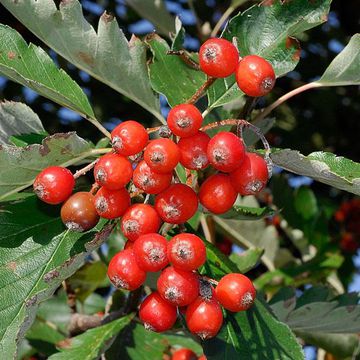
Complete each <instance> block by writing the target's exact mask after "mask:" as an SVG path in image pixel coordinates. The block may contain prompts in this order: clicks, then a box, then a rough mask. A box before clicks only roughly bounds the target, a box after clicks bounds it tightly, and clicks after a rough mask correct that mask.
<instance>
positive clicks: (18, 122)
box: [0, 101, 45, 144]
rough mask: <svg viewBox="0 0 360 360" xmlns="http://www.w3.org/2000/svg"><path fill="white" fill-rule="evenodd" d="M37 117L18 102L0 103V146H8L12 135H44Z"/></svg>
mask: <svg viewBox="0 0 360 360" xmlns="http://www.w3.org/2000/svg"><path fill="white" fill-rule="evenodd" d="M44 132H45V129H44V127H43V125H42V123H41V121H40V119H39V117H38V116H37V115H36V114H35V113H34V112H33V111H32V110H31V108H29V107H28V106H27V105H25V104H23V103H20V102H13V101H4V102H1V103H0V144H8V139H9V137H10V136H12V135H20V134H31V133H33V134H38V133H44Z"/></svg>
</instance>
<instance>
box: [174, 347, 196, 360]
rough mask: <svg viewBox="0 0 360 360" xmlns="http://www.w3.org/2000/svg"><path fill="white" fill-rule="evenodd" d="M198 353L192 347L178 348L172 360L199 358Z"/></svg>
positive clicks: (193, 359)
mask: <svg viewBox="0 0 360 360" xmlns="http://www.w3.org/2000/svg"><path fill="white" fill-rule="evenodd" d="M197 358H198V357H197V355H196V354H195V353H194V352H193V351H192V350H190V349H179V350H176V351H175V352H174V353H173V355H172V357H171V360H197Z"/></svg>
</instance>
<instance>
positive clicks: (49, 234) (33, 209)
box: [0, 196, 111, 359]
mask: <svg viewBox="0 0 360 360" xmlns="http://www.w3.org/2000/svg"><path fill="white" fill-rule="evenodd" d="M0 223H1V234H0V297H1V305H0V314H1V322H0V348H1V352H2V353H3V354H6V356H7V358H8V359H11V358H13V357H14V356H15V354H16V348H17V344H18V343H19V341H20V340H21V339H22V338H23V336H24V333H25V332H26V330H27V329H28V328H29V326H30V325H31V324H32V322H33V320H34V317H35V314H36V310H37V307H38V304H39V303H40V302H42V301H44V300H46V299H47V298H48V297H50V296H51V295H52V294H53V292H54V291H55V290H56V289H57V287H58V286H59V285H60V284H61V282H62V281H63V280H64V279H66V278H68V277H69V276H71V275H72V274H73V273H74V272H75V271H76V270H77V269H78V268H79V267H80V266H81V265H82V264H83V263H84V260H85V258H86V256H88V254H89V253H91V252H92V251H93V250H95V249H97V248H98V247H99V246H100V245H101V244H102V243H103V242H104V241H105V240H106V238H107V236H108V234H109V232H110V231H111V227H106V228H104V229H103V230H102V227H103V222H101V223H99V225H98V227H96V228H94V229H93V230H92V231H89V232H87V233H83V234H81V233H75V232H70V231H69V230H64V226H63V224H62V221H61V219H60V214H59V209H58V207H53V208H49V207H48V206H46V205H45V204H43V203H41V204H40V202H39V201H38V199H37V198H36V197H35V196H33V197H31V198H27V199H26V200H24V201H19V202H15V203H10V204H6V205H5V206H2V207H1V209H0ZM100 230H102V231H101V232H100V233H98V232H99V231H100Z"/></svg>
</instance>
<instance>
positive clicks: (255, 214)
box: [217, 205, 275, 220]
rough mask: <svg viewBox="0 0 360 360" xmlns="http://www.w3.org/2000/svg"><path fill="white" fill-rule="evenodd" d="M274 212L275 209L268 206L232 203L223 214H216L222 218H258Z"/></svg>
mask: <svg viewBox="0 0 360 360" xmlns="http://www.w3.org/2000/svg"><path fill="white" fill-rule="evenodd" d="M274 214H275V211H274V210H273V209H271V208H269V207H262V208H260V207H258V208H257V207H250V206H241V205H240V206H239V205H234V206H233V207H232V209H231V210H229V211H227V212H226V213H224V214H221V215H217V216H218V217H221V218H223V219H234V220H259V219H263V218H265V217H268V216H272V215H274Z"/></svg>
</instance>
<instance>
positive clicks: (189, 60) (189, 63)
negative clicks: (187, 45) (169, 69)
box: [167, 50, 200, 70]
mask: <svg viewBox="0 0 360 360" xmlns="http://www.w3.org/2000/svg"><path fill="white" fill-rule="evenodd" d="M167 55H177V56H179V57H180V59H181V60H182V61H183V62H184V63H185V64H186V65H187V66H189V67H190V68H192V69H194V70H200V66H199V64H198V63H197V62H196V61H195V60H193V59H192V58H191V57H190V56H189V55H188V53H187V52H186V51H185V50H169V51H168V52H167Z"/></svg>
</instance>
